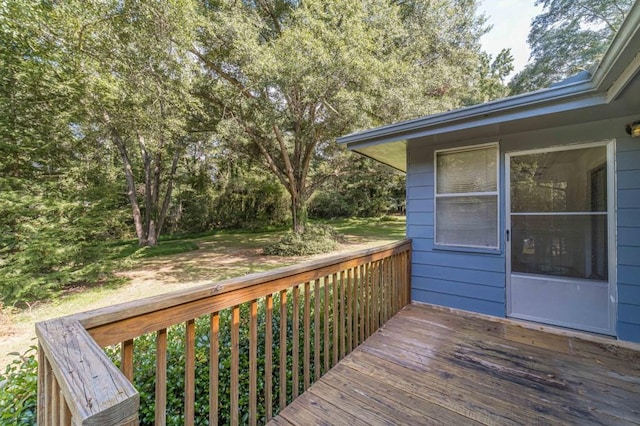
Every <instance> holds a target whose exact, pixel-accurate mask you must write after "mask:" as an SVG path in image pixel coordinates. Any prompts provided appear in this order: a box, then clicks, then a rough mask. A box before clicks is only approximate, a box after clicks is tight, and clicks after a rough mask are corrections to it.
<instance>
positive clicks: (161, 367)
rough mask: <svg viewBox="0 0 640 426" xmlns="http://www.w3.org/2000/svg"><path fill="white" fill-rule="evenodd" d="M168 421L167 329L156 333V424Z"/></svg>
mask: <svg viewBox="0 0 640 426" xmlns="http://www.w3.org/2000/svg"><path fill="white" fill-rule="evenodd" d="M166 422H167V329H166V328H163V329H162V330H158V332H157V333H156V410H155V424H156V426H163V425H165V424H166Z"/></svg>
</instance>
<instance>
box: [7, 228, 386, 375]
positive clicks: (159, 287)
mask: <svg viewBox="0 0 640 426" xmlns="http://www.w3.org/2000/svg"><path fill="white" fill-rule="evenodd" d="M390 241H392V240H380V239H378V240H374V241H371V240H367V239H364V238H357V237H352V238H349V239H348V240H346V241H345V242H344V243H343V244H341V245H340V247H339V249H338V250H337V251H334V252H331V253H327V254H322V255H315V256H302V257H278V256H263V255H262V250H261V249H259V248H254V247H242V248H237V247H230V246H228V245H226V244H223V245H220V244H217V243H216V242H212V241H205V242H201V243H199V246H200V249H199V250H196V251H190V252H187V253H182V254H178V255H172V256H163V257H158V258H151V259H148V260H144V261H142V262H141V263H140V264H138V265H137V266H136V267H134V268H131V269H129V270H126V271H121V272H119V273H117V275H118V276H120V277H122V278H123V279H124V281H125V283H124V284H120V285H106V286H94V287H92V288H90V289H89V290H86V289H84V288H74V289H69V290H68V291H66V292H65V293H64V294H63V295H62V296H61V297H59V298H58V299H56V300H55V301H52V302H48V303H36V304H34V305H32V306H30V308H28V309H24V310H15V309H7V308H2V307H1V306H0V342H1V343H0V371H4V369H5V367H6V365H7V364H8V363H10V362H11V360H12V359H15V357H16V355H17V354H18V353H23V352H24V351H26V350H27V348H28V347H29V346H31V345H34V344H36V340H35V331H34V324H35V323H36V322H38V321H44V320H47V319H50V318H55V317H59V316H64V315H69V314H73V313H77V312H82V311H86V310H90V309H96V308H100V307H104V306H110V305H114V304H117V303H123V302H129V301H132V300H137V299H142V298H144V297H149V296H155V295H158V294H163V293H168V292H171V291H175V290H183V289H186V288H190V287H195V286H199V285H203V284H207V283H212V282H216V281H220V280H223V279H227V278H231V277H237V276H243V275H247V274H250V273H253V272H260V271H265V270H268V269H275V268H278V267H282V266H288V265H293V264H296V263H301V262H305V261H310V260H315V259H319V258H322V257H326V256H331V255H335V254H337V253H342V252H348V251H355V250H360V249H363V248H368V247H373V246H376V245H381V244H385V243H387V242H390Z"/></svg>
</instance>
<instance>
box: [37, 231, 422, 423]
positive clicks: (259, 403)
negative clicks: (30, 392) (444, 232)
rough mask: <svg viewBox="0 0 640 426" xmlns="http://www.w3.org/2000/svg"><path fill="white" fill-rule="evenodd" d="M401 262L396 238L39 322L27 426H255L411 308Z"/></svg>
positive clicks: (406, 253) (406, 261)
mask: <svg viewBox="0 0 640 426" xmlns="http://www.w3.org/2000/svg"><path fill="white" fill-rule="evenodd" d="M410 264H411V242H410V241H409V240H404V241H400V242H397V243H393V244H388V245H385V246H381V247H377V248H373V249H367V250H362V251H358V252H353V253H348V254H343V255H338V256H333V257H330V258H325V259H321V260H318V261H313V262H309V263H304V264H300V265H296V266H291V267H286V268H281V269H278V270H273V271H269V272H265V273H260V274H252V275H247V276H245V277H241V278H234V279H230V280H226V281H222V282H219V283H215V284H211V285H207V286H203V287H198V288H194V289H190V290H185V291H179V292H174V293H170V294H166V295H162V296H156V297H151V298H147V299H143V300H139V301H135V302H129V303H123V304H120V305H116V306H112V307H107V308H102V309H97V310H93V311H90V312H85V313H81V314H76V315H71V316H68V317H64V318H58V319H54V320H50V321H46V322H41V323H38V324H37V325H36V333H37V335H38V342H39V370H38V423H39V424H40V425H58V424H60V425H71V424H74V425H75V424H77V425H80V424H83V425H90V424H96V425H98V424H99V425H116V424H117V425H120V424H131V425H135V424H139V423H143V424H146V423H148V424H151V423H155V424H156V425H163V424H167V420H168V419H169V420H170V421H169V422H168V423H171V422H172V421H173V420H176V419H177V421H178V423H180V424H182V423H184V424H186V425H191V424H195V423H196V422H199V423H207V422H208V423H209V424H218V423H231V424H239V423H249V424H259V423H265V422H267V421H269V420H270V419H271V418H272V417H273V416H274V415H275V414H277V412H279V411H280V410H281V409H283V408H284V407H286V406H287V405H288V404H289V403H290V402H291V401H292V400H293V399H295V398H296V397H297V396H298V395H299V394H300V393H302V392H304V391H305V390H306V389H308V388H309V386H311V384H312V383H313V382H315V381H316V380H317V379H319V378H320V377H322V375H323V374H325V373H326V372H327V371H329V369H331V367H333V366H334V365H335V364H337V363H338V362H339V361H340V360H341V359H342V358H343V357H344V356H345V355H347V354H348V353H350V352H351V351H352V350H353V349H354V348H355V347H357V346H358V345H359V344H360V343H362V342H363V341H364V340H365V339H366V338H367V337H369V336H370V335H371V334H372V333H374V332H375V331H376V330H377V329H378V328H379V327H380V326H381V325H382V324H384V323H385V322H386V321H387V320H388V319H389V318H391V316H393V315H394V314H395V313H396V312H398V311H399V310H400V309H402V307H404V306H405V305H407V304H408V303H409V302H410V276H411V273H410ZM176 336H178V337H176ZM176 342H178V343H176ZM176 348H177V349H176ZM149 357H151V358H149ZM150 362H151V363H152V364H153V365H154V367H153V372H152V377H151V380H152V382H153V384H152V385H150V384H149V383H146V384H147V386H145V389H144V391H141V390H140V389H137V388H136V386H140V384H139V382H140V381H141V380H142V381H143V379H144V378H142V377H140V376H141V375H142V373H143V372H144V371H146V370H145V367H144V366H148V365H149V363H150ZM176 366H179V368H178V371H179V372H180V377H176V375H175V371H176V368H177V367H176ZM203 377H204V378H203ZM134 384H137V385H134ZM149 387H151V391H149V389H148V388H149ZM176 388H179V391H178V392H176ZM176 399H179V400H180V401H179V404H178V405H179V407H176ZM203 400H204V401H205V403H204V404H203ZM141 408H142V409H141Z"/></svg>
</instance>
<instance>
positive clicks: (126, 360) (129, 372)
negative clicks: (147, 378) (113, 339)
mask: <svg viewBox="0 0 640 426" xmlns="http://www.w3.org/2000/svg"><path fill="white" fill-rule="evenodd" d="M120 371H122V374H124V376H125V377H126V378H127V379H129V381H130V382H133V340H127V341H126V342H122V343H121V344H120Z"/></svg>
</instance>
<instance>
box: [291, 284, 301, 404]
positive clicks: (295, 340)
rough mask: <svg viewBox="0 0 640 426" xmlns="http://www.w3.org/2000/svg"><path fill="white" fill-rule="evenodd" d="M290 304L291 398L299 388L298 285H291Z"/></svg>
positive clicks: (294, 397)
mask: <svg viewBox="0 0 640 426" xmlns="http://www.w3.org/2000/svg"><path fill="white" fill-rule="evenodd" d="M291 297H292V299H293V300H292V304H293V316H292V318H291V321H292V322H293V325H292V333H293V335H292V336H291V341H292V342H291V343H292V347H291V386H292V387H293V389H292V393H293V399H296V398H297V397H298V393H299V389H300V377H299V375H300V371H299V370H300V361H299V356H300V348H299V346H300V287H299V286H295V287H293V291H292V295H291Z"/></svg>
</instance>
